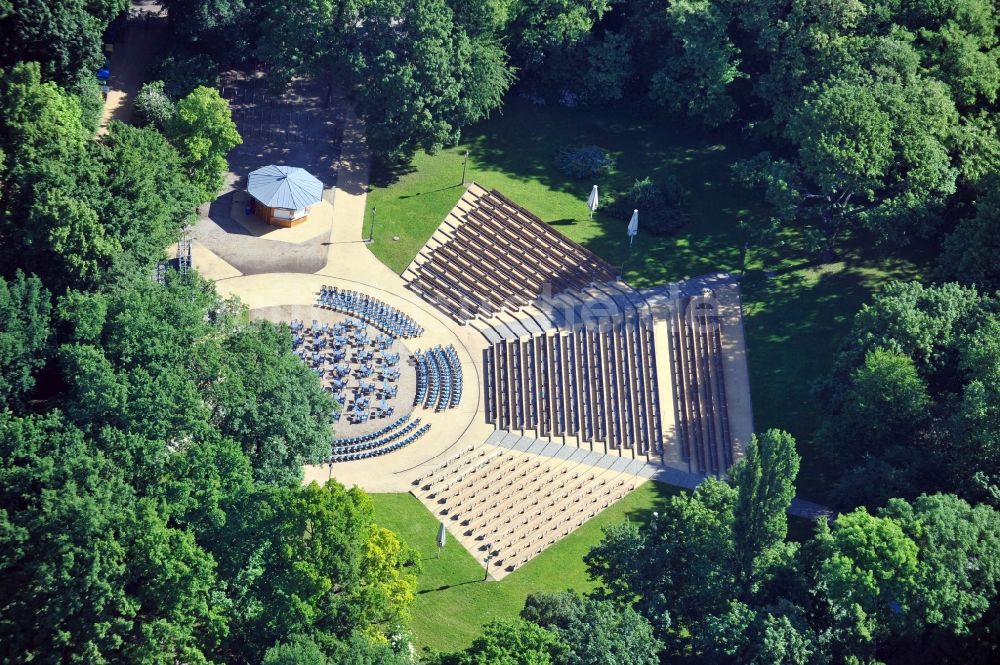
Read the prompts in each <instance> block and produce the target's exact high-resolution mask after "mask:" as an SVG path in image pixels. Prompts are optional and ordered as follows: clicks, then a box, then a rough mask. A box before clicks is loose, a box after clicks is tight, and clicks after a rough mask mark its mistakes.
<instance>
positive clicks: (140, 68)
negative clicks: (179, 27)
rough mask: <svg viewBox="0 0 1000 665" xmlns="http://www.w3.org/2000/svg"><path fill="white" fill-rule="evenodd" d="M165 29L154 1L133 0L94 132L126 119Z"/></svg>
mask: <svg viewBox="0 0 1000 665" xmlns="http://www.w3.org/2000/svg"><path fill="white" fill-rule="evenodd" d="M166 31H167V19H166V16H165V14H164V13H163V12H162V7H161V6H160V4H159V2H157V1H156V0H132V6H131V7H130V8H129V17H128V24H127V27H126V28H125V30H124V34H123V35H122V37H123V38H122V41H120V42H118V43H117V44H114V51H113V52H112V53H111V79H110V80H109V81H108V84H109V87H110V88H111V90H110V92H108V96H107V98H105V100H104V112H103V113H102V114H101V124H100V127H99V128H98V130H97V133H98V134H99V135H100V134H104V133H106V132H107V131H108V123H110V122H111V121H112V120H120V121H122V122H128V121H129V120H130V119H131V117H132V108H133V106H134V105H135V97H136V95H138V94H139V89H140V88H141V87H142V84H143V83H144V82H145V80H146V69H147V68H148V67H149V64H150V60H151V59H152V57H153V55H154V54H155V53H156V52H157V50H158V49H159V45H160V42H161V41H162V40H163V38H164V36H165V35H166Z"/></svg>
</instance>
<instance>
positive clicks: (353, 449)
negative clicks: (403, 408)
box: [331, 418, 420, 455]
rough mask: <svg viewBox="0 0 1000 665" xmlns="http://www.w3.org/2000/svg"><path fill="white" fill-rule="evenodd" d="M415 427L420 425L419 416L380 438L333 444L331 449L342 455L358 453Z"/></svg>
mask: <svg viewBox="0 0 1000 665" xmlns="http://www.w3.org/2000/svg"><path fill="white" fill-rule="evenodd" d="M417 427H420V418H414V419H413V420H412V421H410V422H409V423H407V425H406V427H402V428H400V429H397V430H396V431H394V432H389V433H388V434H386V435H384V436H383V437H382V438H380V439H375V440H373V441H366V442H364V443H356V444H354V445H351V446H333V448H332V449H331V451H332V452H333V454H334V455H343V454H344V453H359V452H361V451H362V450H371V449H372V448H379V447H380V446H384V445H386V444H389V443H392V442H393V441H395V440H397V439H399V438H401V437H404V436H406V435H407V434H409V433H410V432H412V431H413V430H414V429H416V428H417Z"/></svg>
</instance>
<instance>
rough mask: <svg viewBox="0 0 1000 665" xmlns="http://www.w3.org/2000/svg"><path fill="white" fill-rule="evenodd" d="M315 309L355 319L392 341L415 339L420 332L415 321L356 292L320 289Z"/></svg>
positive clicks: (421, 332)
mask: <svg viewBox="0 0 1000 665" xmlns="http://www.w3.org/2000/svg"><path fill="white" fill-rule="evenodd" d="M316 305H317V306H318V307H321V308H324V309H332V310H334V311H337V312H343V313H344V314H349V315H351V316H357V317H358V318H360V319H362V320H364V321H367V322H368V323H370V324H371V325H373V326H375V327H376V328H378V329H379V330H381V331H383V332H385V333H387V334H389V335H391V336H393V337H403V338H410V337H419V336H420V335H422V334H423V332H424V329H423V328H421V327H420V326H418V325H417V322H416V321H414V320H413V319H411V318H410V317H409V316H407V315H406V314H403V313H402V312H401V311H399V310H398V309H396V308H395V307H391V306H389V305H387V304H385V303H384V302H382V301H381V300H377V299H375V298H372V297H371V296H368V295H365V294H364V293H358V292H357V291H351V290H348V289H340V288H337V287H336V286H323V288H322V289H320V292H319V297H318V298H317V301H316Z"/></svg>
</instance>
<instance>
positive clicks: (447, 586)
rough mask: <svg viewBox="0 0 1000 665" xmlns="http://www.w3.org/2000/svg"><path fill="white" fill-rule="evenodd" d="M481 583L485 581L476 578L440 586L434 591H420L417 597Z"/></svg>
mask: <svg viewBox="0 0 1000 665" xmlns="http://www.w3.org/2000/svg"><path fill="white" fill-rule="evenodd" d="M483 581H485V580H483V579H481V578H476V579H474V580H466V581H464V582H456V583H455V584H442V585H441V586H439V587H437V588H435V589H421V590H420V591H418V592H417V595H418V596H421V595H423V594H425V593H434V592H435V591H447V590H448V589H454V588H455V587H460V586H465V585H466V584H479V583H480V582H483Z"/></svg>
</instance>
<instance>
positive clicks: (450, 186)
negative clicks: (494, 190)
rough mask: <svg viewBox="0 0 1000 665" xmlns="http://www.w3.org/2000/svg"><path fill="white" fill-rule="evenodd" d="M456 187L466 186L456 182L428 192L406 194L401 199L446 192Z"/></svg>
mask: <svg viewBox="0 0 1000 665" xmlns="http://www.w3.org/2000/svg"><path fill="white" fill-rule="evenodd" d="M456 187H465V185H463V184H462V183H458V182H456V183H455V184H454V185H448V186H447V187H438V188H437V189H432V190H430V191H427V192H416V193H414V194H406V195H405V196H400V197H399V199H400V200H403V199H412V198H415V197H417V196H426V195H427V194H437V193H438V192H446V191H448V190H449V189H455V188H456Z"/></svg>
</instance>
